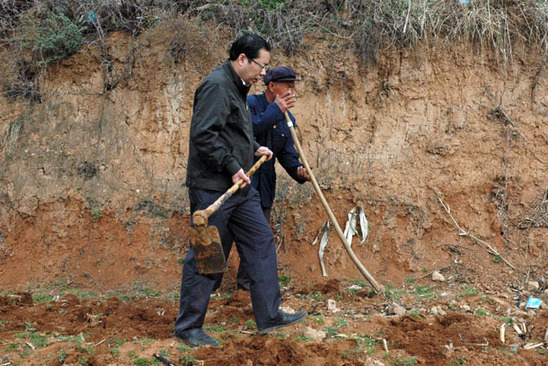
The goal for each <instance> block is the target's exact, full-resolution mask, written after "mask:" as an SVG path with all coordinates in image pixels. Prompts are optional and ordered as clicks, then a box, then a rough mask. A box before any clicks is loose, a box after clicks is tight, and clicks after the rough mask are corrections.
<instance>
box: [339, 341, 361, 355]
mask: <svg viewBox="0 0 548 366" xmlns="http://www.w3.org/2000/svg"><path fill="white" fill-rule="evenodd" d="M361 351H362V345H361V344H358V345H357V346H356V347H354V348H353V349H347V350H346V351H344V352H343V353H342V354H341V357H342V358H346V357H349V356H352V355H355V354H358V353H360V352H361Z"/></svg>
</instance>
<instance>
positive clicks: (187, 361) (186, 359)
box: [179, 354, 196, 366]
mask: <svg viewBox="0 0 548 366" xmlns="http://www.w3.org/2000/svg"><path fill="white" fill-rule="evenodd" d="M179 361H180V362H181V366H192V365H195V364H196V359H195V358H194V356H192V355H188V354H183V355H181V358H180V359H179Z"/></svg>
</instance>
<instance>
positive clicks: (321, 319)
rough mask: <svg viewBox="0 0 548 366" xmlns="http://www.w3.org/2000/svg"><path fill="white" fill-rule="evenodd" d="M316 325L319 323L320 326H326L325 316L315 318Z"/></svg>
mask: <svg viewBox="0 0 548 366" xmlns="http://www.w3.org/2000/svg"><path fill="white" fill-rule="evenodd" d="M314 323H318V324H319V325H325V319H324V317H323V315H318V316H315V317H314Z"/></svg>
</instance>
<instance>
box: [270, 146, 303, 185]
mask: <svg viewBox="0 0 548 366" xmlns="http://www.w3.org/2000/svg"><path fill="white" fill-rule="evenodd" d="M276 158H277V159H278V162H279V163H280V164H281V165H282V167H283V168H284V169H285V171H286V172H287V174H289V175H290V176H291V178H293V179H294V180H296V181H297V182H299V183H301V184H302V183H304V182H306V179H301V178H299V176H298V175H297V168H298V167H300V166H303V164H302V163H301V162H300V161H299V153H298V152H297V150H295V146H294V144H293V138H292V137H291V136H289V138H288V139H287V140H286V142H285V145H284V147H283V150H282V151H281V152H280V153H279V154H278V155H276Z"/></svg>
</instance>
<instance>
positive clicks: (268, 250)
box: [229, 189, 281, 329]
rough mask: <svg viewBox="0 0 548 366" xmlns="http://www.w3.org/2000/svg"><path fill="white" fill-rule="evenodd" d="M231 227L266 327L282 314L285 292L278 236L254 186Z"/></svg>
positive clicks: (233, 216)
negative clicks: (264, 214)
mask: <svg viewBox="0 0 548 366" xmlns="http://www.w3.org/2000/svg"><path fill="white" fill-rule="evenodd" d="M229 226H230V230H231V232H232V234H233V235H234V241H235V243H236V248H237V249H238V254H239V255H240V261H241V265H242V266H243V268H244V269H245V271H246V273H247V275H248V276H249V280H250V291H251V302H252V304H253V312H254V315H255V321H256V323H257V327H258V328H259V329H260V328H264V327H265V326H267V325H269V324H271V323H272V322H273V321H275V320H277V319H278V318H279V317H280V315H279V307H280V303H281V293H280V285H279V283H278V267H277V260H276V248H275V245H274V237H273V235H272V230H271V229H270V226H269V224H268V222H267V221H266V219H265V217H264V216H263V214H262V208H261V204H260V199H259V194H258V193H257V191H255V190H254V189H251V190H250V191H249V192H248V194H247V195H246V197H245V200H243V201H242V203H240V204H239V205H238V207H237V208H236V209H234V210H233V211H232V213H231V216H230V219H229Z"/></svg>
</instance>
